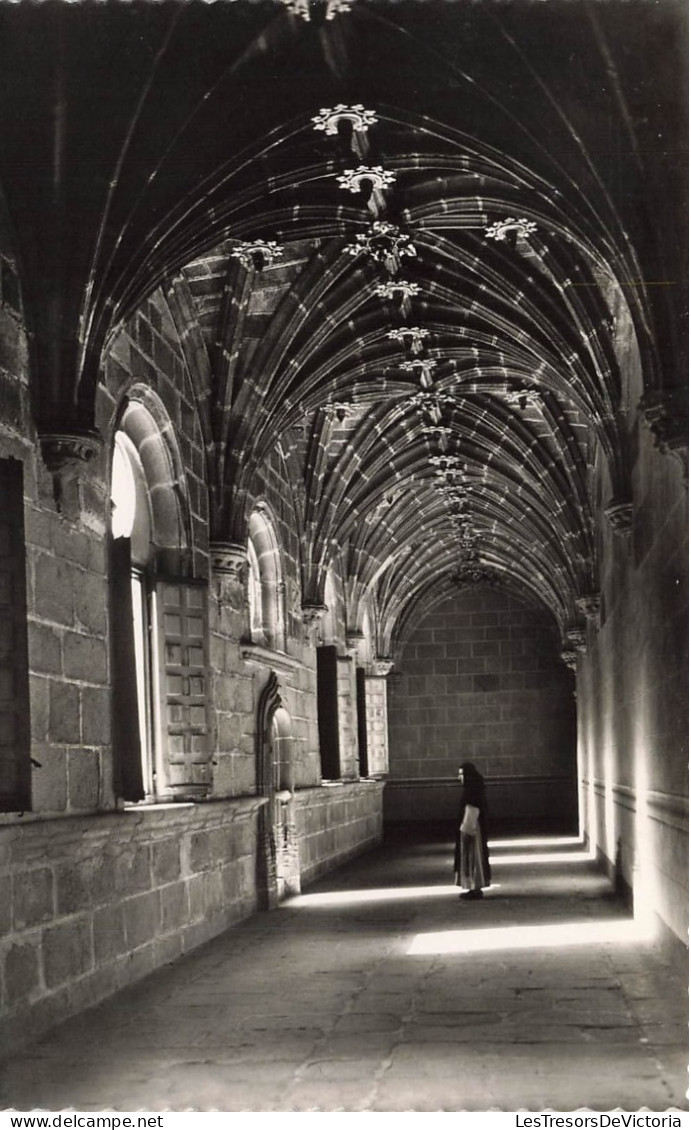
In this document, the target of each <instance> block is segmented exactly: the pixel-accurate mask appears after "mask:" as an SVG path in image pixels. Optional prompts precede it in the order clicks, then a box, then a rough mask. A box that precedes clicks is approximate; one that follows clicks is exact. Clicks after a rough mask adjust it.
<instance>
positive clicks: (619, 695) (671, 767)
mask: <svg viewBox="0 0 691 1130" xmlns="http://www.w3.org/2000/svg"><path fill="white" fill-rule="evenodd" d="M636 391H637V390H634V397H633V401H634V405H635V402H636V395H635V393H636ZM631 428H632V449H633V455H634V459H633V474H632V487H633V520H632V528H631V532H630V533H624V534H616V533H615V532H614V531H613V530H612V529H611V528H610V527H609V524H608V523H607V521H606V519H605V518H604V517H603V518H602V520H601V524H600V527H599V538H600V558H601V574H600V576H601V592H602V601H601V604H602V607H601V617H600V622H599V623H594V624H591V625H590V626H589V629H588V648H587V652H586V654H585V655H584V656H583V657H582V658H581V659H580V661H579V669H578V703H579V763H580V775H581V781H582V790H583V812H584V824H585V830H586V834H587V835H588V837H589V840H590V842H591V843H592V844H593V845H594V846H595V848H596V850H597V852H598V855H599V857H600V858H601V860H602V862H603V865H604V866H605V867H606V869H607V870H608V871H609V873H610V874H611V875H612V877H613V878H615V879H616V881H617V883H618V884H619V885H620V886H621V887H622V888H623V889H624V890H626V891H627V892H628V894H629V895H630V897H631V898H632V900H633V903H634V905H635V909H636V911H637V913H648V912H652V913H654V914H655V915H657V916H658V917H659V918H660V919H661V920H662V921H663V922H664V923H666V925H667V926H668V927H669V928H670V929H671V930H672V931H673V932H674V933H675V934H677V935H678V936H679V937H681V938H682V939H683V940H684V941H685V942H687V941H688V936H687V923H688V708H687V692H688V673H687V672H688V540H687V504H688V497H687V489H686V487H685V485H684V482H683V473H682V467H681V464H680V463H678V462H677V460H676V459H674V458H673V457H672V456H670V455H663V454H661V453H660V452H659V451H657V450H655V447H654V444H653V438H652V436H651V434H650V432H649V430H648V428H647V427H646V426H645V425H644V424H643V423H642V422H639V421H638V420H636V419H635V415H634V413H633V410H632V415H631ZM599 489H600V491H601V493H602V495H603V497H604V499H605V501H606V500H607V492H608V489H609V483H608V481H607V478H606V472H605V470H604V468H600V484H599Z"/></svg>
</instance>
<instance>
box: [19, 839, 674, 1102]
mask: <svg viewBox="0 0 691 1130" xmlns="http://www.w3.org/2000/svg"><path fill="white" fill-rule="evenodd" d="M451 858H452V853H451V848H450V846H449V844H448V842H443V841H438V840H437V841H434V840H430V839H427V840H424V841H423V840H420V839H418V840H417V841H416V842H412V841H411V840H410V839H408V840H404V839H402V838H401V837H399V838H398V841H397V842H391V841H387V842H385V845H384V846H383V847H382V848H381V849H379V850H377V851H375V852H373V853H371V854H369V855H367V856H365V857H361V858H360V859H358V860H355V861H354V862H351V863H350V864H347V865H345V866H344V867H341V868H340V869H339V870H337V871H336V872H333V873H332V874H331V875H329V876H328V877H326V878H325V879H322V880H321V881H319V882H317V883H315V884H313V885H311V886H309V887H308V888H307V889H306V890H305V891H304V892H303V894H302V895H299V896H297V897H294V898H292V899H288V900H287V901H285V902H284V903H283V904H282V905H281V906H280V907H279V908H278V909H276V910H274V911H268V912H262V913H257V914H254V915H253V916H252V917H250V918H248V919H246V920H245V921H243V922H241V923H240V924H239V925H237V926H235V927H233V928H232V929H230V930H229V931H227V932H226V933H224V934H222V935H221V936H219V937H217V938H215V939H214V940H212V941H211V942H209V943H207V944H206V945H205V946H203V947H201V948H200V949H198V950H197V951H195V952H194V953H192V954H190V955H189V956H186V957H184V958H182V959H180V960H178V961H177V962H174V963H172V964H169V965H167V966H164V967H163V968H161V969H160V970H158V971H157V972H155V973H154V974H152V975H151V976H149V977H148V978H147V979H146V980H144V981H142V982H139V983H138V984H136V985H134V986H132V987H131V988H128V989H126V990H124V991H122V992H120V993H119V994H116V995H115V996H113V997H111V998H110V999H109V1000H108V1001H106V1002H105V1003H103V1004H101V1005H100V1006H98V1007H96V1008H93V1009H92V1010H90V1011H89V1012H87V1013H83V1014H82V1015H80V1016H78V1017H76V1018H75V1019H73V1020H71V1021H68V1022H66V1023H63V1024H62V1025H61V1026H60V1027H58V1028H56V1029H54V1030H53V1031H52V1032H50V1033H49V1034H48V1035H47V1036H45V1037H44V1038H43V1039H42V1040H40V1041H39V1042H37V1043H34V1044H33V1045H30V1046H28V1047H27V1048H26V1049H25V1050H23V1051H22V1052H21V1054H18V1055H16V1056H15V1057H14V1058H12V1059H10V1060H9V1061H8V1062H6V1064H5V1065H4V1069H3V1075H2V1084H1V1089H0V1100H1V1105H2V1106H3V1107H5V1108H8V1107H9V1108H16V1109H18V1110H27V1109H31V1108H36V1107H40V1108H44V1109H49V1110H59V1109H61V1108H64V1107H68V1106H69V1107H73V1108H76V1109H77V1110H84V1111H92V1110H102V1109H113V1110H116V1111H134V1110H141V1109H145V1110H151V1111H165V1110H174V1111H184V1110H188V1109H190V1108H192V1109H196V1110H204V1111H209V1110H222V1111H281V1112H287V1111H319V1110H323V1111H389V1112H390V1111H462V1110H471V1111H472V1110H491V1109H497V1110H503V1111H506V1110H519V1109H523V1110H528V1111H539V1110H544V1109H552V1110H558V1111H572V1110H575V1109H580V1108H590V1109H592V1110H595V1111H607V1110H612V1109H614V1108H623V1109H624V1110H626V1111H636V1110H639V1109H641V1108H648V1109H650V1110H653V1111H667V1110H674V1109H686V1097H685V1095H686V1069H687V1046H688V1045H687V1028H686V1018H687V1004H686V999H685V986H686V957H685V951H683V950H682V947H681V945H679V943H670V944H664V945H663V944H662V943H661V942H660V940H659V939H655V938H652V937H650V936H648V937H646V935H645V930H643V929H642V928H641V926H640V923H639V922H637V921H634V920H633V919H632V918H630V917H629V916H628V915H627V913H626V911H625V910H624V908H623V907H622V906H621V905H620V904H619V903H617V902H616V901H615V899H614V898H613V896H612V892H611V885H610V884H609V882H608V881H607V880H606V879H605V877H604V876H603V875H602V874H601V872H600V871H598V870H597V868H596V867H595V865H594V864H593V863H592V862H591V861H590V860H589V858H588V857H587V855H586V853H585V852H584V850H583V848H582V846H581V845H580V844H579V842H577V840H576V839H575V838H568V837H565V838H557V837H553V838H542V839H537V840H532V841H530V840H504V841H499V842H495V843H494V844H493V847H492V858H493V866H494V883H493V886H492V888H491V889H490V890H489V891H487V892H486V894H485V898H484V899H483V901H482V902H476V903H472V904H470V903H464V902H459V900H458V897H457V890H456V889H455V888H454V887H453V886H452V885H450V884H451Z"/></svg>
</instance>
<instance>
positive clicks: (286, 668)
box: [240, 643, 307, 675]
mask: <svg viewBox="0 0 691 1130" xmlns="http://www.w3.org/2000/svg"><path fill="white" fill-rule="evenodd" d="M240 656H241V658H242V659H244V660H245V662H246V663H253V664H255V665H256V666H257V667H272V668H273V669H274V670H275V671H280V672H281V674H284V675H287V674H289V673H290V672H291V671H305V670H307V668H306V666H305V664H304V663H303V662H302V660H300V659H296V658H295V656H293V655H288V654H287V652H284V651H273V650H272V648H270V647H264V645H263V644H258V643H248V644H243V645H242V646H241V647H240Z"/></svg>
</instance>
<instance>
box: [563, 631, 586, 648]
mask: <svg viewBox="0 0 691 1130" xmlns="http://www.w3.org/2000/svg"><path fill="white" fill-rule="evenodd" d="M566 648H567V650H568V651H576V652H580V653H581V654H583V652H585V650H586V641H585V631H584V629H583V628H569V629H568V630H567V632H566Z"/></svg>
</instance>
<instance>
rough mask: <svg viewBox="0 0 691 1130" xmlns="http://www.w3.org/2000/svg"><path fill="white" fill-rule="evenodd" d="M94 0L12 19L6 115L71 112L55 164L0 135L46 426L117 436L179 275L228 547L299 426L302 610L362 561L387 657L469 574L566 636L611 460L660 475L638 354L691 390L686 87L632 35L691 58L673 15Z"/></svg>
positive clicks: (59, 128) (176, 311)
mask: <svg viewBox="0 0 691 1130" xmlns="http://www.w3.org/2000/svg"><path fill="white" fill-rule="evenodd" d="M71 7H72V6H70V5H59V4H58V5H53V4H46V5H37V6H35V7H34V6H24V5H19V6H6V8H5V10H4V11H3V12H1V13H0V24H1V28H0V30H2V31H3V32H4V35H3V36H2V43H3V47H2V57H0V75H2V78H1V79H0V83H1V89H2V91H3V97H4V100H5V106H6V110H5V113H6V118H7V119H8V121H9V120H10V119H11V118H12V114H13V112H14V113H16V115H19V116H22V118H23V120H24V122H25V124H26V128H27V129H29V130H31V129H32V128H34V126H33V125H32V123H35V122H38V121H39V120H43V119H42V118H41V114H43V116H44V117H45V118H47V120H51V121H52V123H53V128H52V130H48V131H44V132H43V133H40V132H39V131H38V127H36V131H35V136H34V142H35V152H36V155H37V156H36V164H37V167H39V168H41V169H44V167H45V169H50V170H52V173H51V175H50V176H49V175H48V174H47V173H46V172H45V171H44V172H42V174H41V175H39V176H36V175H35V169H31V170H27V169H25V168H23V167H22V156H21V155H22V153H23V151H24V150H23V148H21V147H20V146H19V144H18V142H17V137H16V134H17V131H16V129H14V130H9V129H8V127H7V123H5V125H4V126H3V131H4V134H5V136H6V140H7V144H6V145H5V146H4V148H3V152H2V156H0V183H1V184H2V187H3V190H4V192H5V195H6V198H7V205H8V211H9V213H10V217H11V220H12V222H13V224H14V229H15V235H16V251H17V259H18V263H19V266H20V272H21V274H22V281H23V286H24V295H25V299H26V301H25V306H26V309H27V317H28V319H29V328H30V332H31V349H32V375H31V379H32V388H33V396H34V404H35V415H36V418H37V421H38V424H39V427H40V428H41V430H43V431H44V432H50V431H51V430H53V431H54V430H55V428H56V421H57V422H58V423H59V425H60V427H62V428H63V429H65V430H70V431H72V432H75V431H79V430H80V429H82V430H87V431H88V429H89V428H90V427H91V423H92V420H93V398H94V391H95V387H96V382H97V379H98V374H99V369H100V365H101V363H102V359H103V356H104V353H105V352H106V351H107V349H108V347H109V343H110V342H111V341H112V339H113V336H114V335H115V334H116V333H117V332H118V329H119V327H120V326H121V325H122V324H123V321H124V319H126V318H127V317H129V316H131V315H132V314H133V313H134V312H135V311H136V309H137V307H138V305H139V304H140V303H141V302H142V301H143V300H144V298H145V297H146V296H147V295H150V294H151V293H152V292H153V291H154V290H155V289H157V288H160V290H161V293H162V294H163V296H164V298H165V300H166V302H167V303H168V307H169V310H170V313H171V315H172V317H173V320H174V321H175V324H176V326H177V329H178V333H179V335H180V339H181V341H182V343H183V347H184V349H185V352H186V357H187V361H188V367H189V370H190V372H191V374H192V376H193V379H194V381H195V382H196V394H197V402H198V406H199V412H200V418H201V424H202V428H203V429H204V434H205V442H206V447H207V454H208V475H209V482H210V484H211V493H212V507H211V511H212V523H213V530H212V533H213V536H214V537H215V538H217V539H219V540H226V541H231V542H240V541H242V540H243V539H244V538H245V537H246V535H247V521H248V517H249V514H250V512H251V509H252V505H253V490H254V489H255V486H254V484H255V482H256V474H257V472H258V470H259V469H260V468H261V466H262V464H263V463H264V461H265V460H266V459H267V457H268V456H269V455H270V454H271V453H272V452H274V451H275V450H276V448H277V446H278V447H280V450H281V452H282V454H283V456H284V458H285V460H286V464H287V466H288V469H289V472H290V476H291V481H292V483H293V485H294V494H295V504H296V513H297V520H298V524H299V532H300V538H301V547H302V568H303V599H304V600H305V601H309V602H316V603H318V602H319V601H321V600H322V599H323V592H324V583H325V577H326V571H327V568H328V566H329V564H330V563H331V562H332V560H333V559H334V557H335V556H337V557H338V559H339V561H340V565H341V569H342V571H343V572H344V574H345V581H346V592H347V594H348V617H349V622H350V623H351V625H352V626H353V628H354V629H355V628H357V627H359V626H360V625H361V623H362V620H363V617H364V614H365V611H366V609H368V608H372V607H374V615H375V616H376V621H377V645H378V648H379V652H380V654H386V653H387V652H388V651H390V650H391V649H395V647H396V645H397V641H398V640H399V639H400V638H402V637H403V636H404V635H405V632H406V630H407V627H406V626H407V625H409V624H410V623H411V622H412V620H411V618H412V617H414V616H417V615H418V614H419V613H420V612H421V611H424V610H425V609H427V608H428V607H431V606H432V605H433V604H434V603H436V601H438V600H439V599H441V598H442V597H443V596H444V595H445V594H446V593H448V592H449V591H450V588H451V587H452V586H454V585H466V584H478V583H483V584H500V585H503V586H506V587H507V588H509V589H511V590H512V591H515V592H517V593H519V594H520V595H521V596H522V597H524V598H526V597H528V599H532V600H537V601H539V602H540V603H541V604H542V605H545V606H546V607H548V608H549V609H550V611H551V612H552V613H553V615H554V617H555V618H556V620H557V622H558V624H559V626H560V628H561V631H562V634H563V636H564V638H566V637H567V635H568V633H569V631H573V630H574V629H576V628H577V627H578V624H579V617H580V615H581V613H580V611H579V605H578V601H579V600H582V599H583V598H585V597H587V596H588V595H589V594H591V593H592V592H594V591H595V590H596V589H597V586H598V580H597V577H598V563H597V560H596V549H595V541H594V522H593V500H592V498H591V494H592V470H593V467H594V465H595V462H596V461H600V462H601V463H602V464H603V465H604V466H606V467H607V469H608V474H609V481H610V483H611V491H612V501H614V502H615V503H617V504H619V503H626V501H627V500H628V499H629V497H630V485H629V473H630V472H629V459H630V457H629V452H628V450H627V435H626V430H625V428H624V425H623V418H624V412H625V410H626V409H627V408H628V402H627V397H628V384H629V381H630V379H631V373H632V371H634V370H635V371H638V370H640V372H641V374H642V385H643V387H644V389H646V391H647V393H648V394H652V393H654V392H656V390H657V391H659V390H661V389H662V390H663V391H664V393H665V395H670V396H676V390H677V387H678V385H679V381H680V377H679V375H678V373H675V371H674V366H672V367H671V368H670V366H669V365H668V364H663V363H662V359H661V356H660V349H659V342H660V341H664V342H665V343H666V345H669V350H670V354H671V355H672V356H674V358H675V365H676V363H677V357H678V355H679V350H678V344H679V342H680V341H682V340H683V337H682V335H681V334H680V331H679V326H680V315H681V313H682V308H683V307H684V305H685V304H684V302H683V299H681V300H680V296H679V287H678V286H677V285H676V284H677V282H678V280H679V277H680V272H679V240H678V238H677V235H676V233H675V231H674V230H673V225H672V226H671V227H670V215H669V214H668V213H666V214H664V215H662V216H661V215H660V214H659V213H656V214H655V215H653V214H652V213H651V210H650V208H649V206H648V204H647V203H646V201H649V200H650V199H653V200H654V199H655V193H654V192H651V191H650V189H651V185H654V184H659V183H660V181H661V177H662V176H663V170H661V169H660V167H659V162H658V161H657V159H656V152H657V151H658V150H659V149H660V148H661V147H663V146H665V145H667V147H668V148H669V143H668V137H669V131H670V114H672V113H673V114H674V115H676V117H675V118H674V122H673V128H674V129H675V130H676V129H678V119H679V107H678V105H677V106H675V105H674V99H675V96H676V97H677V98H678V96H679V94H680V90H677V91H675V90H674V89H672V90H671V92H670V90H669V89H667V90H662V84H661V89H660V92H659V96H658V97H657V99H651V98H648V100H646V99H645V98H643V96H642V91H641V83H642V82H643V81H645V83H648V84H649V83H650V81H651V79H650V76H649V74H648V68H646V65H645V58H646V55H645V53H644V55H643V58H642V60H639V65H637V64H636V61H635V57H634V56H635V51H632V50H631V48H632V47H634V48H635V45H636V43H640V41H641V40H645V41H646V43H647V49H648V50H650V49H651V45H652V44H655V45H656V49H657V50H658V52H662V51H665V52H667V54H668V55H669V57H670V59H671V60H672V63H673V57H674V54H675V52H676V51H677V50H678V46H677V44H676V42H675V38H674V37H675V35H677V34H678V33H679V27H678V24H679V17H678V14H677V13H675V12H674V10H673V8H672V6H671V5H667V6H665V5H662V6H658V5H653V6H651V5H649V4H646V3H637V2H635V0H632V2H631V3H627V4H623V3H616V2H615V3H610V4H607V5H599V6H592V5H589V4H588V3H586V2H585V0H584V2H583V3H581V2H580V0H574V2H573V3H571V4H569V5H553V4H550V5H535V4H521V3H515V4H508V3H507V4H504V3H484V4H483V3H481V4H476V5H462V4H453V3H439V4H436V3H434V0H432V2H431V3H425V4H420V3H415V2H413V0H399V2H397V3H387V2H383V0H382V2H380V3H377V2H369V0H353V2H352V3H350V4H348V3H343V4H340V5H338V4H337V5H335V6H334V5H331V7H329V8H328V10H327V8H326V7H325V6H324V5H321V6H320V5H319V4H317V3H313V4H312V5H311V6H310V5H309V4H303V5H300V4H293V5H290V4H287V3H283V2H281V0H266V3H257V4H254V3H244V2H242V0H239V2H237V3H233V4H214V5H204V4H199V5H198V4H187V5H176V4H164V5H147V4H139V3H136V2H135V3H133V4H129V5H117V4H116V5H96V6H94V8H93V9H88V10H87V11H86V12H85V11H84V10H83V7H82V6H80V5H77V6H75V8H79V9H80V11H79V12H75V11H71V10H70V9H71ZM17 8H21V9H23V10H21V11H18V10H17ZM341 9H342V10H341ZM557 9H558V10H557ZM301 11H302V15H301V14H300V12H301ZM305 13H309V14H311V16H312V18H311V19H310V20H306V19H304V18H302V17H303V16H304V14H305ZM327 14H328V16H329V17H331V18H328V19H325V18H324V17H325V16H326V15H327ZM46 29H47V31H49V32H50V33H51V36H52V38H51V39H50V42H51V51H50V52H48V51H47V49H46V43H47V40H46ZM8 45H9V46H8ZM672 69H673V67H672ZM25 74H28V75H29V76H30V78H31V82H32V84H33V85H32V87H31V91H30V94H29V93H27V89H26V79H25V78H24V77H23V76H24V75H25ZM298 75H300V76H302V77H300V78H299V79H298V77H297V76H298ZM86 89H89V90H90V91H91V92H92V94H91V99H90V100H89V101H91V102H93V105H87V99H85V98H84V96H83V91H84V90H86ZM101 95H102V98H101V97H100V96H101ZM648 95H650V91H649V90H648ZM94 106H97V107H98V112H97V113H96V112H95V110H94ZM338 107H340V113H339V112H337V108H338ZM47 109H48V110H49V111H50V112H49V113H48V114H47V115H46V110H47ZM644 111H645V112H644ZM320 115H321V116H320ZM353 126H355V128H353ZM332 127H333V128H332ZM95 153H98V162H97V163H95V162H94V160H92V154H95ZM49 154H50V155H51V156H50V159H49ZM85 162H86V165H85ZM29 174H31V175H29ZM664 176H665V177H666V180H665V182H664V183H665V192H666V193H667V198H668V199H670V200H672V201H673V200H675V199H677V198H678V194H679V191H680V190H679V178H678V175H677V169H676V168H675V162H674V161H672V162H671V163H669V165H668V168H667V169H666V171H664ZM624 178H625V179H626V182H627V184H626V189H627V190H626V192H623V191H622V183H623V179H624ZM643 280H646V283H644V282H643ZM651 282H659V283H660V285H659V286H658V285H656V286H650V285H647V284H649V283H651ZM56 343H57V345H56ZM605 501H607V500H605Z"/></svg>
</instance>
